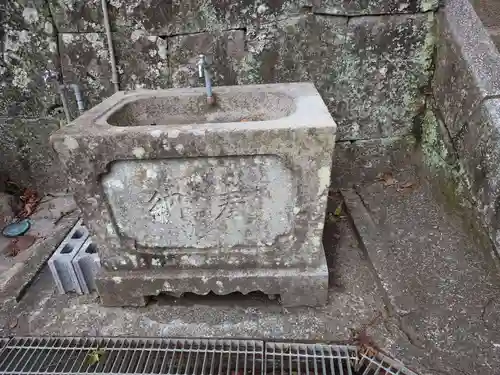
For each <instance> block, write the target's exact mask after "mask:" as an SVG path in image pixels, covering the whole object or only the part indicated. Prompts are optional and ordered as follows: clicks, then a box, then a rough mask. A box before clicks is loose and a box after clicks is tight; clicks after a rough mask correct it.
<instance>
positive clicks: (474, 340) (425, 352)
mask: <svg viewBox="0 0 500 375" xmlns="http://www.w3.org/2000/svg"><path fill="white" fill-rule="evenodd" d="M394 179H395V181H396V183H395V184H393V185H392V186H388V185H387V184H386V183H384V182H383V181H381V182H376V183H373V184H369V185H366V186H360V187H359V188H358V189H357V191H354V190H350V191H348V192H346V193H345V195H344V197H345V198H346V205H347V208H348V211H349V212H350V214H351V215H352V218H353V221H354V224H355V226H356V229H357V232H358V233H359V235H360V238H361V243H362V245H363V246H364V248H365V249H366V252H367V255H368V257H369V259H370V260H371V262H372V264H373V266H374V269H375V271H376V273H377V275H378V277H379V279H380V281H381V285H382V286H383V288H384V290H385V293H386V297H387V299H388V300H389V301H390V306H392V308H393V309H394V311H395V313H396V314H397V315H399V317H400V322H401V327H402V329H403V330H404V331H405V332H406V333H407V335H408V337H409V338H410V340H411V342H412V345H411V346H408V345H406V344H403V345H401V343H399V342H396V343H395V344H394V345H393V346H392V347H391V348H390V349H389V351H390V352H391V353H393V354H394V355H395V356H396V357H397V358H400V359H403V360H404V361H405V362H406V363H407V364H408V365H412V366H414V367H415V369H417V370H418V371H419V372H420V373H426V374H427V373H439V374H441V373H445V374H456V373H467V374H472V373H478V372H480V373H484V374H496V373H497V372H498V367H499V362H500V357H499V353H498V339H499V336H498V331H497V330H496V329H495V321H494V318H493V316H492V315H491V307H492V306H493V305H494V304H495V303H496V302H497V300H498V299H499V298H500V287H499V285H500V283H499V281H500V280H499V277H498V270H497V269H496V268H495V262H494V261H492V258H491V257H490V249H487V248H484V247H482V245H481V244H476V243H475V242H473V241H471V237H469V233H467V232H464V228H463V227H462V225H461V223H460V220H458V219H457V217H456V216H455V215H454V214H446V213H445V211H444V210H443V209H442V208H441V207H440V206H439V205H437V204H436V203H435V202H434V201H433V199H432V197H431V194H430V187H429V185H428V184H427V183H426V182H425V181H419V180H418V179H417V178H416V176H415V175H412V174H408V173H403V174H395V175H394ZM407 181H411V182H413V183H414V184H413V185H412V187H411V188H402V186H406V184H405V182H407ZM481 250H484V252H482V251H481Z"/></svg>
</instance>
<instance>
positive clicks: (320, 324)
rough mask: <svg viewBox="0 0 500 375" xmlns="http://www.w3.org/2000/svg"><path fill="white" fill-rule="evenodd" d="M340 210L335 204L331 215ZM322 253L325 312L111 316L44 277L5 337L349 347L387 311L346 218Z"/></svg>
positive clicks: (160, 307) (269, 308)
mask: <svg viewBox="0 0 500 375" xmlns="http://www.w3.org/2000/svg"><path fill="white" fill-rule="evenodd" d="M337 203H338V202H337ZM336 207H337V205H335V204H333V205H332V206H331V212H333V211H334V210H335V209H336ZM324 247H325V251H326V254H327V258H328V259H329V267H330V275H331V280H330V290H329V303H328V305H327V306H324V307H320V308H314V309H313V308H303V307H302V308H284V307H282V306H280V305H279V304H278V303H277V302H276V301H269V299H268V298H266V297H260V296H256V297H251V296H248V297H243V296H238V295H232V296H205V297H204V296H187V297H185V298H180V299H177V298H167V297H165V298H160V299H158V301H157V302H156V303H153V304H150V305H149V306H148V307H146V308H109V307H103V306H102V305H100V304H99V303H98V301H97V300H96V296H95V295H88V296H74V295H68V296H61V295H58V294H54V286H53V284H52V280H51V277H50V272H48V270H46V271H45V272H43V273H42V274H41V275H40V278H39V279H37V280H36V281H35V283H34V284H33V286H32V287H31V288H30V289H29V290H28V293H27V294H26V296H25V297H24V298H23V299H22V300H21V302H20V303H19V304H18V305H17V306H15V307H14V309H12V310H10V309H7V306H6V305H5V304H2V305H1V307H0V334H1V335H2V336H5V335H8V334H19V335H21V334H31V335H56V336H57V335H115V336H163V337H165V336H167V337H169V336H170V337H183V336H187V337H242V338H243V337H253V338H266V339H295V340H300V339H302V340H324V341H348V340H350V338H351V335H352V332H351V330H352V329H356V330H357V329H360V328H361V327H362V326H363V325H364V324H366V323H368V322H370V321H371V320H373V318H375V317H376V316H377V315H379V314H384V306H383V303H382V300H381V297H380V293H379V291H378V289H377V286H376V282H375V279H374V277H373V275H372V274H371V272H370V269H369V265H368V263H367V261H366V258H364V257H363V254H362V253H361V251H360V250H359V248H358V247H357V242H356V238H355V236H354V233H353V231H352V229H351V227H350V225H349V223H348V221H347V219H346V218H345V217H337V218H336V220H329V221H328V222H327V223H326V231H325V237H324ZM13 321H14V322H17V325H16V324H12V322H13ZM9 325H10V327H9ZM14 325H15V327H12V326H14ZM376 326H377V329H379V330H381V331H382V332H383V333H384V334H385V337H387V340H388V341H387V342H386V341H385V340H381V345H383V346H385V345H388V343H391V342H392V341H391V340H392V339H391V337H392V334H388V332H387V330H386V329H385V328H384V325H383V324H381V322H378V323H377V324H376Z"/></svg>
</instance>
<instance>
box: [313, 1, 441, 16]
mask: <svg viewBox="0 0 500 375" xmlns="http://www.w3.org/2000/svg"><path fill="white" fill-rule="evenodd" d="M305 2H306V4H307V5H308V6H312V9H313V11H314V12H318V13H322V14H332V15H349V16H357V15H382V14H398V13H401V14H404V13H418V12H427V11H431V10H435V9H437V7H438V5H439V1H438V0H368V1H367V0H305Z"/></svg>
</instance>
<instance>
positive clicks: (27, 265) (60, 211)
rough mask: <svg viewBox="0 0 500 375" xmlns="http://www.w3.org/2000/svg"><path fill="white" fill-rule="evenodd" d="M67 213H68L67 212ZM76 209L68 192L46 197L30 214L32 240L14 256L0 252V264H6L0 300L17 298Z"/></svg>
mask: <svg viewBox="0 0 500 375" xmlns="http://www.w3.org/2000/svg"><path fill="white" fill-rule="evenodd" d="M68 213H69V214H68ZM78 214H79V212H78V211H77V209H76V205H75V202H74V200H73V199H72V198H71V197H69V196H60V197H45V198H44V200H43V201H42V203H41V204H40V205H39V207H38V208H37V210H36V211H35V213H34V214H33V215H32V216H31V217H30V219H31V222H32V225H31V228H30V230H29V231H28V233H27V235H29V236H34V237H35V242H34V243H33V244H32V245H31V246H29V247H28V248H27V249H24V250H22V251H21V252H20V253H19V254H17V255H16V256H15V257H6V256H5V255H4V254H1V255H0V265H2V266H8V268H7V269H5V270H2V273H1V275H0V300H1V301H3V302H4V303H9V300H19V299H20V298H21V297H22V295H23V294H24V293H25V291H26V289H27V288H28V287H29V285H30V284H31V281H32V279H33V278H34V277H35V276H36V275H37V274H38V272H39V271H40V269H41V268H42V267H43V266H44V264H45V263H46V262H47V260H48V258H49V257H50V255H51V254H52V252H53V251H54V250H55V248H56V247H57V245H58V244H59V242H61V241H62V239H63V238H64V236H65V235H66V234H67V233H68V231H69V230H70V229H71V227H72V226H73V225H74V224H75V222H76V220H77V219H78Z"/></svg>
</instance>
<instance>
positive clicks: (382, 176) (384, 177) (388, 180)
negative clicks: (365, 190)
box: [377, 172, 398, 186]
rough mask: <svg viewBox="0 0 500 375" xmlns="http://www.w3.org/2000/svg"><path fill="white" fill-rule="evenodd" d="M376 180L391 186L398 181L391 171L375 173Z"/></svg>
mask: <svg viewBox="0 0 500 375" xmlns="http://www.w3.org/2000/svg"><path fill="white" fill-rule="evenodd" d="M377 181H382V182H383V183H384V186H392V185H395V184H397V182H398V181H397V180H396V179H395V178H394V176H393V175H392V172H384V173H379V174H378V175H377Z"/></svg>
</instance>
